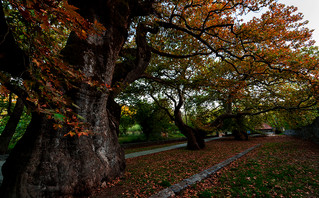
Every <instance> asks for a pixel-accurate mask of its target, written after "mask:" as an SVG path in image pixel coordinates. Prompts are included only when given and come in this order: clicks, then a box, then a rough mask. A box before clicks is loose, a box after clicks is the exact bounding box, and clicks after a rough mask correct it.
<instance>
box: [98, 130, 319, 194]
mask: <svg viewBox="0 0 319 198" xmlns="http://www.w3.org/2000/svg"><path fill="white" fill-rule="evenodd" d="M257 144H262V146H261V147H259V148H257V149H255V150H254V151H252V152H250V153H248V154H247V155H246V156H244V157H242V158H240V159H239V160H237V161H235V162H233V163H231V164H230V165H229V166H227V167H226V168H224V169H222V170H221V171H219V172H217V174H214V175H212V176H211V177H209V178H207V179H205V180H203V181H201V182H199V183H197V184H195V185H192V186H190V187H189V188H187V189H186V190H184V191H182V192H181V193H180V194H179V195H178V196H179V197H229V196H235V197H237V196H242V197H255V196H260V195H265V196H268V197H272V196H278V197H296V196H297V197H301V196H306V197H319V194H318V192H319V146H318V145H315V144H313V143H311V142H308V141H303V140H298V139H295V138H292V137H287V136H273V137H254V138H250V139H249V140H248V141H235V140H233V139H231V138H224V139H219V140H214V141H211V142H209V143H207V144H206V145H207V147H206V148H205V149H204V150H200V151H189V150H186V149H185V148H180V149H174V150H170V151H165V152H161V153H156V154H151V155H146V156H141V157H136V158H131V159H127V160H126V165H127V167H126V172H125V175H124V176H123V177H122V178H119V179H117V180H115V181H113V182H112V183H108V184H107V185H106V186H105V187H103V188H101V189H99V190H98V191H97V192H96V193H95V194H94V195H93V196H92V197H98V198H99V197H149V196H150V195H152V194H155V193H157V192H159V191H161V190H163V189H164V188H166V187H168V186H170V185H173V184H176V183H178V182H180V181H182V180H183V179H186V178H188V177H190V176H192V175H194V174H196V173H199V172H201V171H203V170H206V169H208V168H210V167H212V166H214V165H216V164H218V163H220V162H222V161H224V160H226V159H228V158H230V157H232V156H234V155H236V154H238V153H240V152H242V151H244V150H246V149H248V148H250V147H252V146H255V145H257Z"/></svg>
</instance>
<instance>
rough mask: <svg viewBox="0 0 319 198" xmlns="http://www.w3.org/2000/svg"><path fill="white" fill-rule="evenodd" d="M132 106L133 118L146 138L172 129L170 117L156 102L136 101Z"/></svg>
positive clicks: (154, 136) (158, 135) (159, 135)
mask: <svg viewBox="0 0 319 198" xmlns="http://www.w3.org/2000/svg"><path fill="white" fill-rule="evenodd" d="M134 108H135V109H136V114H135V115H134V119H135V120H136V122H137V123H138V124H139V125H140V126H141V127H142V131H143V133H144V134H145V136H146V138H147V139H150V138H153V139H154V138H156V137H158V138H159V137H161V133H162V132H165V133H168V132H169V131H168V129H172V128H173V127H172V125H173V124H172V123H171V121H170V118H169V117H168V115H167V114H166V112H165V111H164V110H162V109H161V108H160V107H159V106H158V105H157V104H156V103H152V104H150V103H147V102H143V101H141V102H138V103H137V104H136V105H135V106H134Z"/></svg>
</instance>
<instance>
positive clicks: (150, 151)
mask: <svg viewBox="0 0 319 198" xmlns="http://www.w3.org/2000/svg"><path fill="white" fill-rule="evenodd" d="M220 138H221V137H213V138H208V139H205V142H208V141H212V140H217V139H220ZM181 147H186V143H183V144H177V145H173V146H167V147H162V148H157V149H153V150H147V151H141V152H136V153H130V154H126V155H125V159H129V158H133V157H139V156H143V155H149V154H153V153H159V152H163V151H168V150H172V149H177V148H181ZM7 157H8V155H3V156H0V184H1V183H2V180H3V176H2V171H1V168H2V165H3V164H4V162H5V160H6V159H7Z"/></svg>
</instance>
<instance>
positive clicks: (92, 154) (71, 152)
mask: <svg viewBox="0 0 319 198" xmlns="http://www.w3.org/2000/svg"><path fill="white" fill-rule="evenodd" d="M104 109H105V108H104ZM108 124H109V123H108V121H107V120H104V124H103V125H104V130H103V131H104V132H102V130H101V132H100V133H97V134H96V135H95V136H91V137H87V136H81V137H80V138H74V137H64V134H65V131H64V130H61V131H56V130H54V128H53V125H52V121H51V120H47V119H46V118H45V115H41V114H36V113H34V114H33V115H32V120H31V123H30V125H29V127H28V128H27V131H26V134H25V135H24V136H23V138H22V140H21V141H20V142H19V143H18V144H17V146H16V147H15V149H14V150H13V151H12V153H11V154H10V156H9V158H8V159H7V161H6V163H5V164H4V166H3V176H4V180H3V184H2V186H1V194H0V196H1V197H64V196H75V195H82V196H85V195H89V193H90V192H91V191H92V189H94V188H96V187H97V186H98V185H101V184H102V183H103V182H106V181H109V180H111V179H113V178H115V177H118V176H119V174H120V173H121V172H122V171H123V169H124V167H125V163H124V160H123V159H124V153H123V152H122V149H121V148H120V146H119V145H118V142H117V137H116V134H115V131H110V130H109V129H108ZM100 127H103V126H100Z"/></svg>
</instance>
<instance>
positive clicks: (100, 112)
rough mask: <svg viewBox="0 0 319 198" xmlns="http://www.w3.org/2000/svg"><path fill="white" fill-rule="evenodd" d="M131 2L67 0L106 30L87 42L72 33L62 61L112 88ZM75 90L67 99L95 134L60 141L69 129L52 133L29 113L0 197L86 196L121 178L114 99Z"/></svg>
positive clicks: (7, 166) (121, 157)
mask: <svg viewBox="0 0 319 198" xmlns="http://www.w3.org/2000/svg"><path fill="white" fill-rule="evenodd" d="M134 2H135V1H128V0H127V1H126V0H121V1H111V0H95V1H81V0H75V1H74V2H73V1H71V2H70V3H74V5H75V6H77V7H78V8H79V10H80V14H81V15H82V16H84V17H85V18H88V19H89V20H90V21H94V19H97V20H98V21H99V22H101V23H102V24H103V25H104V26H105V28H106V31H105V33H104V35H103V36H102V37H100V36H92V35H91V36H89V37H88V38H87V39H86V40H80V39H79V38H78V37H77V36H76V35H75V34H74V33H71V35H70V37H69V40H68V43H67V46H66V48H65V49H64V51H63V53H62V54H63V55H64V59H65V60H66V61H68V62H69V63H70V64H72V65H74V66H75V67H76V68H78V69H80V70H81V71H83V72H84V73H85V75H86V76H87V77H89V78H91V79H92V80H97V81H99V82H103V83H105V84H107V85H112V78H113V74H114V68H115V65H116V61H117V59H118V57H119V53H120V51H121V48H122V47H123V44H124V42H125V40H126V38H127V31H128V28H129V25H130V20H131V18H130V17H132V13H131V11H132V9H131V7H130V6H131V5H132V4H133V3H134ZM136 2H137V1H136ZM136 2H135V3H136ZM78 87H79V89H76V90H75V89H74V90H72V91H70V92H68V93H66V95H68V96H69V97H70V98H72V99H73V101H74V103H75V104H76V105H77V106H78V107H80V108H79V109H77V113H78V114H79V115H81V116H82V117H83V118H84V119H85V120H84V121H86V122H87V123H88V124H89V128H90V129H91V130H92V131H93V135H90V136H88V137H87V136H81V137H79V138H78V137H64V134H65V133H67V132H68V130H69V129H68V127H64V128H63V129H61V130H55V129H54V128H53V123H52V121H51V120H48V119H46V117H45V115H42V114H39V113H33V115H32V120H31V123H30V125H29V127H28V128H27V131H26V134H25V135H24V136H23V138H22V139H21V140H20V141H19V142H18V144H17V146H16V147H15V148H14V150H13V151H12V153H11V154H10V156H9V158H8V159H7V161H6V163H5V164H4V166H3V175H4V180H3V184H2V186H1V191H0V196H1V197H72V196H76V195H81V196H85V195H89V194H90V192H91V191H92V190H93V189H95V188H97V187H99V186H101V185H102V184H103V182H106V181H109V180H112V179H114V178H116V177H118V176H121V174H123V171H124V168H125V159H124V152H123V150H122V149H121V147H120V145H119V143H118V139H117V127H118V122H116V121H117V120H116V119H117V117H118V115H117V113H116V112H117V110H116V109H118V108H117V107H114V106H112V105H113V102H114V101H113V97H111V96H110V93H109V92H101V91H98V90H96V89H94V88H92V87H90V86H89V85H87V84H85V83H80V84H79V85H78ZM110 97H111V98H110ZM113 107H114V109H112V108H113Z"/></svg>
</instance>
